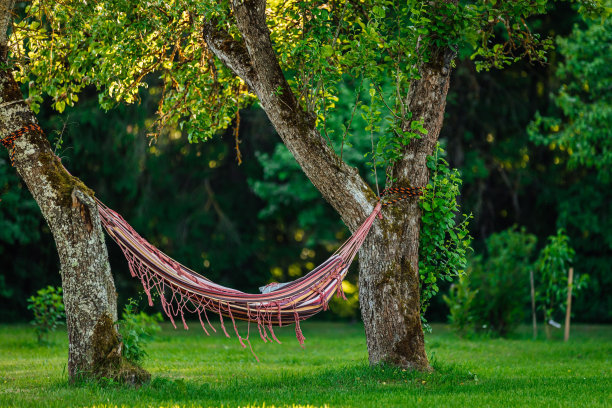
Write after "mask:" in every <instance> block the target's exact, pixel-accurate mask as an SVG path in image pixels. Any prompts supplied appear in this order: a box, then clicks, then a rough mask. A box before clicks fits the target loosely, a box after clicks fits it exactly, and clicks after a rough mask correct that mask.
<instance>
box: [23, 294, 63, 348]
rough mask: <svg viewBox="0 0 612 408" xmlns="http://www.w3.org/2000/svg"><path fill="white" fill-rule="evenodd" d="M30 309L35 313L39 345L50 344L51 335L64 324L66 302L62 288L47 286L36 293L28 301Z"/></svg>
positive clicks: (35, 327)
mask: <svg viewBox="0 0 612 408" xmlns="http://www.w3.org/2000/svg"><path fill="white" fill-rule="evenodd" d="M28 303H29V305H28V309H29V310H31V311H32V312H33V313H34V320H32V324H33V325H34V330H35V332H36V338H37V339H38V343H39V344H47V343H48V342H49V333H51V332H52V331H55V329H56V328H57V326H59V325H61V324H63V322H62V319H63V318H65V317H66V315H65V314H64V302H63V299H62V288H60V287H57V288H55V287H53V286H47V287H46V288H43V289H40V290H38V291H37V292H36V295H32V296H30V298H29V299H28Z"/></svg>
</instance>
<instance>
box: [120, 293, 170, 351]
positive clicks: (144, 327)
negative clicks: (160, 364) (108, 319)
mask: <svg viewBox="0 0 612 408" xmlns="http://www.w3.org/2000/svg"><path fill="white" fill-rule="evenodd" d="M137 306H138V305H137V302H136V301H135V300H134V299H129V300H128V303H127V304H126V305H125V307H124V308H123V313H122V315H121V320H119V321H118V322H117V324H118V325H119V334H120V335H121V341H122V342H123V348H122V354H123V356H124V357H125V358H126V359H127V360H129V361H131V362H133V363H139V362H140V361H142V360H143V359H144V357H146V356H147V352H146V351H145V346H146V345H147V343H149V342H150V341H151V340H153V339H154V338H155V335H156V334H157V333H158V332H159V331H160V330H161V327H160V326H159V322H161V321H162V316H161V313H156V314H154V315H148V314H146V313H145V312H143V311H140V312H138V307H137Z"/></svg>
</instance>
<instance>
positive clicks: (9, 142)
mask: <svg viewBox="0 0 612 408" xmlns="http://www.w3.org/2000/svg"><path fill="white" fill-rule="evenodd" d="M28 132H40V133H43V130H42V129H41V128H40V126H38V125H37V124H36V123H33V124H30V125H26V126H24V127H22V128H20V129H18V130H16V131H14V132H13V133H11V134H9V135H8V136H7V137H5V138H4V139H0V142H2V145H3V146H4V147H6V149H7V150H8V151H9V155H10V157H11V166H13V167H15V140H17V139H18V138H20V137H21V136H22V135H24V134H26V133H28Z"/></svg>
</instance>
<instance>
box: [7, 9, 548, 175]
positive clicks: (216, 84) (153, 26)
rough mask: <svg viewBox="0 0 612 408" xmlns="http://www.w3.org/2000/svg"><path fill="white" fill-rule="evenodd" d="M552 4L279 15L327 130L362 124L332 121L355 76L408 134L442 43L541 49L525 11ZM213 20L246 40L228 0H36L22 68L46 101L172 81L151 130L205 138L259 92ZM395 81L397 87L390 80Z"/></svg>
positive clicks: (508, 57) (109, 96)
mask: <svg viewBox="0 0 612 408" xmlns="http://www.w3.org/2000/svg"><path fill="white" fill-rule="evenodd" d="M546 4H547V1H545V0H538V1H525V0H521V1H515V2H496V1H486V0H477V1H461V2H459V4H454V2H444V1H437V2H429V1H415V0H409V1H407V2H399V3H398V2H394V1H390V0H362V1H348V2H335V1H320V0H314V1H279V0H273V1H269V2H268V5H267V7H268V8H267V17H268V27H269V28H270V31H271V38H272V42H273V44H274V47H275V48H276V51H277V55H278V57H279V62H280V64H281V67H282V68H283V70H284V72H285V73H286V76H287V78H288V80H289V82H290V85H291V87H292V90H293V92H294V93H295V94H296V95H297V96H298V99H299V101H300V103H301V104H302V106H303V107H304V109H306V110H307V111H309V112H311V113H312V114H313V115H314V116H315V117H317V118H318V124H319V128H320V129H321V132H322V133H323V134H325V135H326V136H327V137H328V138H331V137H336V138H337V139H339V140H343V141H344V140H345V139H346V138H347V137H348V136H350V126H347V128H346V129H345V131H344V132H342V133H341V134H336V135H330V134H329V133H328V132H327V129H326V117H327V116H329V115H330V114H333V113H334V107H335V104H336V102H337V101H338V98H339V97H340V95H339V87H338V84H339V83H340V82H341V81H343V80H344V79H345V78H346V77H347V76H348V77H351V78H354V79H356V80H358V81H359V82H361V83H362V84H363V85H364V87H365V88H367V89H368V90H369V92H368V95H369V96H370V98H371V101H368V102H370V103H369V106H370V108H369V110H367V111H366V112H365V113H366V114H367V115H369V118H370V122H371V123H372V124H371V126H375V127H384V128H385V129H386V132H387V133H388V134H389V135H391V136H392V137H393V138H395V137H396V136H398V135H399V136H400V140H403V139H406V138H407V137H408V138H410V137H418V134H419V131H420V130H421V129H420V127H419V126H418V125H415V126H409V127H408V129H410V131H409V132H404V131H403V130H402V129H406V128H407V127H406V126H404V127H402V125H405V124H406V123H408V124H410V123H411V121H412V120H413V119H415V120H418V118H411V114H410V112H408V111H407V109H406V106H405V103H404V102H405V99H406V96H407V92H408V89H409V86H410V82H411V81H412V80H414V79H417V78H418V77H419V67H420V66H421V64H423V63H426V62H427V61H429V60H430V57H431V54H432V52H435V50H436V49H437V47H442V46H451V47H456V46H457V45H458V44H460V43H467V44H470V45H471V46H472V50H473V58H475V59H476V60H477V61H478V64H479V67H482V68H486V69H488V68H490V67H502V66H505V65H507V64H509V63H511V62H513V61H515V60H517V59H518V58H522V57H527V58H529V59H533V60H541V59H543V58H544V56H543V51H544V50H545V49H546V48H547V47H548V46H549V42H548V40H540V39H539V38H538V37H537V36H536V35H534V34H532V33H531V31H530V29H529V28H528V25H527V24H526V23H525V18H527V17H529V16H530V15H534V14H538V13H543V12H545V11H546ZM207 22H213V23H215V24H216V25H217V27H218V28H219V29H223V30H225V31H226V32H227V33H228V34H229V35H231V36H232V37H233V38H234V39H236V40H238V41H239V40H240V33H239V31H238V29H237V27H236V25H235V22H234V19H233V13H232V7H231V5H230V2H229V1H227V0H224V1H211V0H208V1H200V0H198V1H195V0H170V1H166V0H164V1H161V0H153V1H147V2H141V1H135V0H114V1H87V2H84V1H80V0H79V1H77V0H66V1H45V0H34V1H32V3H31V4H30V5H28V6H27V7H26V9H25V18H24V19H23V20H21V21H19V22H17V23H16V24H15V26H14V30H13V35H12V37H11V43H10V49H11V55H12V58H13V61H14V65H15V70H16V78H17V79H18V80H19V81H21V82H23V83H28V84H29V95H28V101H29V103H30V104H31V106H32V107H33V108H34V109H35V110H36V109H38V108H39V106H40V103H41V101H42V97H43V95H45V94H46V95H49V96H50V97H51V98H52V99H53V103H54V107H55V108H56V109H57V110H59V111H60V112H61V111H63V110H64V109H65V107H66V106H72V105H73V104H74V103H75V102H76V101H77V100H78V94H79V93H80V92H82V91H83V89H84V88H85V87H86V86H88V85H94V86H95V87H96V88H97V89H98V91H99V94H100V104H101V106H102V107H104V108H105V109H109V108H111V107H113V106H114V105H115V104H117V103H121V102H123V103H134V102H137V101H138V100H139V91H140V90H141V89H142V88H147V87H148V86H149V85H150V84H151V83H158V82H161V83H162V84H163V86H162V91H161V94H160V95H159V98H160V101H159V109H158V112H157V119H158V120H157V125H158V126H157V127H156V128H154V129H151V133H152V134H156V135H157V134H159V131H160V130H161V129H162V128H163V127H164V126H179V127H181V128H183V129H185V130H186V132H187V133H188V135H189V137H190V140H194V141H195V140H204V139H207V138H209V137H211V136H213V135H214V134H215V133H216V132H217V131H218V130H220V129H224V128H226V127H227V126H228V125H229V124H230V122H231V120H232V118H233V117H234V116H235V114H236V112H237V111H238V109H239V108H240V107H243V106H245V105H247V104H249V103H252V102H253V101H254V96H253V95H252V94H251V93H249V90H248V89H247V87H246V85H245V83H244V82H243V81H242V80H241V79H239V78H237V77H236V76H235V75H234V74H233V73H232V72H231V71H230V70H229V69H228V68H227V67H226V66H225V65H224V64H223V63H221V61H219V60H218V59H217V58H216V57H214V56H213V54H212V53H211V51H210V50H209V49H208V47H207V45H206V43H205V41H204V38H203V35H202V32H203V28H204V26H205V24H207ZM389 81H390V82H391V83H392V84H393V87H391V88H390V89H389V90H388V91H386V92H383V91H382V88H383V86H382V85H383V84H385V83H388V82H389ZM359 92H360V90H359V89H357V90H356V95H355V96H356V105H357V104H358V103H359V102H360V95H359ZM381 112H382V114H381ZM383 125H384V126H383ZM405 133H407V134H405ZM383 143H387V144H389V143H391V142H389V141H387V142H384V139H383ZM382 150H385V149H384V146H383V149H382ZM384 164H389V163H388V162H386V163H384Z"/></svg>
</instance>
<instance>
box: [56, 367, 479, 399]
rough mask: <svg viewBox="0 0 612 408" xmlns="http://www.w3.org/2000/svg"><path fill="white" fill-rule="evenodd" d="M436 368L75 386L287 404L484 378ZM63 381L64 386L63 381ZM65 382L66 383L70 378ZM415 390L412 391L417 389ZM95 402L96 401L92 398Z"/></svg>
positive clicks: (127, 394)
mask: <svg viewBox="0 0 612 408" xmlns="http://www.w3.org/2000/svg"><path fill="white" fill-rule="evenodd" d="M434 366H435V371H434V372H433V373H421V372H415V371H410V370H402V369H398V368H395V367H390V366H384V365H381V366H376V367H370V366H368V365H367V364H354V365H344V366H340V367H335V368H326V369H321V370H320V371H319V372H317V373H315V374H311V373H310V374H305V375H300V374H297V373H281V374H280V375H278V374H277V373H276V374H274V375H263V376H258V377H254V376H244V377H238V376H233V377H231V378H229V379H227V380H226V381H223V382H215V383H203V382H199V381H186V380H183V379H170V378H166V377H154V378H153V379H152V381H151V382H150V383H148V384H145V385H143V386H142V387H140V388H138V389H135V388H131V387H128V386H123V385H120V384H118V383H115V382H113V381H105V380H102V381H101V382H81V383H78V384H76V385H72V386H70V387H71V388H72V389H73V390H74V388H78V389H80V390H81V391H85V392H86V393H88V394H93V395H92V396H94V399H95V396H96V395H97V396H99V397H103V396H105V395H108V394H109V393H110V394H113V398H112V401H113V402H114V403H118V404H121V403H130V401H134V400H137V401H138V404H144V405H147V404H151V403H154V404H160V403H169V402H173V403H181V404H186V405H191V404H194V403H196V404H197V403H203V404H204V405H207V403H210V402H216V403H225V404H230V405H232V404H248V403H253V402H255V403H257V402H259V403H261V402H266V404H270V403H273V404H277V405H281V406H284V405H285V404H286V403H287V402H288V401H295V400H298V401H300V402H308V403H310V404H325V403H330V402H335V403H338V400H339V399H341V398H345V397H348V398H351V397H352V398H359V399H364V400H366V401H367V400H369V399H372V398H374V400H373V402H375V401H376V398H377V395H379V396H381V398H382V395H384V396H385V398H386V399H388V398H389V393H392V394H393V393H395V394H397V396H398V397H401V395H402V394H405V393H406V392H408V393H412V394H414V393H415V392H417V393H422V392H423V391H425V390H429V391H432V392H436V391H437V390H439V391H441V390H447V391H446V392H445V393H449V392H450V390H451V389H454V388H455V387H457V386H460V385H465V384H473V383H477V382H478V378H477V377H476V376H475V375H474V374H472V373H471V372H469V371H468V370H467V369H464V368H461V367H458V366H454V365H445V364H437V363H434ZM57 385H58V386H60V387H62V386H61V385H60V384H57ZM63 387H66V383H64V385H63ZM411 391H412V392H411ZM92 402H93V401H92Z"/></svg>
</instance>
